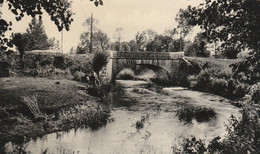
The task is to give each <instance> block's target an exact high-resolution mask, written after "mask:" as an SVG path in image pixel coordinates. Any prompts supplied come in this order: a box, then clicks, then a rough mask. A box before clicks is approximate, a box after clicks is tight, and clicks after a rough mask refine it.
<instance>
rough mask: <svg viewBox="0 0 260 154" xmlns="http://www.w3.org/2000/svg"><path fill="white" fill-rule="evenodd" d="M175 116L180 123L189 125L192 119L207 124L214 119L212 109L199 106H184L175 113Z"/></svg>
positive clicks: (214, 114) (214, 113) (214, 115)
mask: <svg viewBox="0 0 260 154" xmlns="http://www.w3.org/2000/svg"><path fill="white" fill-rule="evenodd" d="M176 116H177V117H178V119H179V120H180V121H184V122H186V123H191V122H192V120H193V119H195V120H196V121H197V122H207V121H209V120H210V119H211V118H214V117H216V112H215V111H214V109H212V108H206V107H200V106H191V105H188V106H184V107H181V108H179V109H178V110H177V111H176Z"/></svg>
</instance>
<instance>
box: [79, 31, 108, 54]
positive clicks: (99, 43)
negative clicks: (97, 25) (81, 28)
mask: <svg viewBox="0 0 260 154" xmlns="http://www.w3.org/2000/svg"><path fill="white" fill-rule="evenodd" d="M90 42H91V40H90V32H83V33H82V34H81V35H80V43H79V45H78V47H77V49H76V54H86V53H89V52H90ZM108 44H109V37H108V36H107V34H106V33H104V32H102V31H101V30H97V31H96V32H94V33H93V40H92V45H93V49H94V50H102V51H105V50H107V49H108Z"/></svg>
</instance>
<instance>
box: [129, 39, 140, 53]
mask: <svg viewBox="0 0 260 154" xmlns="http://www.w3.org/2000/svg"><path fill="white" fill-rule="evenodd" d="M129 47H130V51H138V45H137V43H136V41H135V40H131V41H130V42H129Z"/></svg>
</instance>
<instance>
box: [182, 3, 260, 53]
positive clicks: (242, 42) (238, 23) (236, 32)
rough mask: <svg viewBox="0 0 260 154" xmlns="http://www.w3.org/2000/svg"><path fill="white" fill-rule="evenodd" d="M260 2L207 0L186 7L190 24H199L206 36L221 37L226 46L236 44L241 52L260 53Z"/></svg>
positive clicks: (215, 38) (218, 38)
mask: <svg viewBox="0 0 260 154" xmlns="http://www.w3.org/2000/svg"><path fill="white" fill-rule="evenodd" d="M259 8H260V2H259V1H256V0H243V1H237V0H225V1H219V0H213V1H211V0H206V3H204V4H201V5H200V6H199V7H194V8H191V7H190V6H189V7H188V8H187V10H186V11H185V12H187V14H186V19H187V22H188V24H189V25H199V26H200V27H201V28H202V29H204V30H205V32H206V34H207V39H208V40H212V41H217V40H220V41H222V42H223V44H222V46H223V47H229V46H230V45H235V48H236V49H237V50H239V51H241V50H243V49H245V48H249V49H252V50H254V51H255V52H259V46H260V42H259V40H260V29H259V27H260V22H259V19H260V14H259Z"/></svg>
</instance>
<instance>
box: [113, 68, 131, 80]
mask: <svg viewBox="0 0 260 154" xmlns="http://www.w3.org/2000/svg"><path fill="white" fill-rule="evenodd" d="M117 78H118V79H121V80H133V79H134V78H135V74H134V72H133V70H131V69H124V70H122V71H121V72H120V73H118V75H117Z"/></svg>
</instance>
